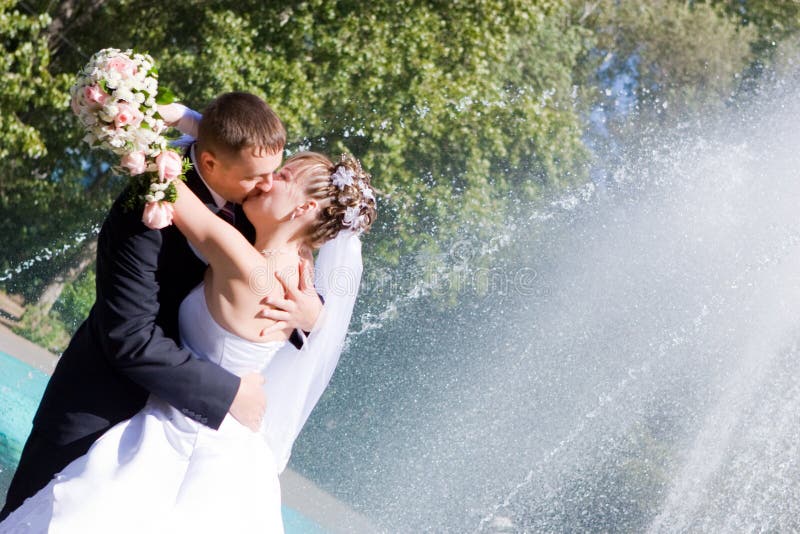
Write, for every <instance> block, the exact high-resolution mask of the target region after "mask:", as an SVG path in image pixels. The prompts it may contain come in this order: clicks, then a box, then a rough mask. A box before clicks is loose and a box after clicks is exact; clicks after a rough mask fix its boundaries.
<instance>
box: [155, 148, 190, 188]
mask: <svg viewBox="0 0 800 534" xmlns="http://www.w3.org/2000/svg"><path fill="white" fill-rule="evenodd" d="M156 165H158V177H159V178H160V179H161V181H162V182H167V181H169V180H173V179H175V178H177V177H178V176H180V175H181V173H182V172H183V160H182V159H181V157H180V156H179V155H178V153H177V152H173V151H172V150H162V151H161V154H159V155H158V157H157V158H156Z"/></svg>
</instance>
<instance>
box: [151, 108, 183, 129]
mask: <svg viewBox="0 0 800 534" xmlns="http://www.w3.org/2000/svg"><path fill="white" fill-rule="evenodd" d="M185 111H186V106H184V105H183V104H178V103H177V102H176V103H173V104H164V105H161V104H159V106H158V114H159V115H161V118H162V119H164V124H166V125H167V126H175V125H176V124H177V123H178V121H179V120H181V117H183V114H184V112H185Z"/></svg>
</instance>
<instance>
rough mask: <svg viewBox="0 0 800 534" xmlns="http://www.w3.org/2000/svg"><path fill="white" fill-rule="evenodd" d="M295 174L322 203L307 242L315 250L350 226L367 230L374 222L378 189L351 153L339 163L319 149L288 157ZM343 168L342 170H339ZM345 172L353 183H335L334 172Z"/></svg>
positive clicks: (308, 192) (311, 196) (360, 230)
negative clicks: (321, 152)
mask: <svg viewBox="0 0 800 534" xmlns="http://www.w3.org/2000/svg"><path fill="white" fill-rule="evenodd" d="M284 164H285V165H292V167H293V169H294V173H295V176H296V177H297V179H298V180H302V183H303V184H304V185H305V194H306V195H307V196H308V197H309V198H313V199H314V200H316V201H317V203H318V204H319V207H320V210H319V216H318V217H317V219H316V220H315V221H314V222H313V223H312V224H311V227H310V228H309V230H308V244H309V246H311V247H312V248H314V249H316V248H319V247H321V246H322V245H323V244H324V243H325V242H326V241H328V240H330V239H333V238H334V237H336V234H338V233H339V232H340V231H341V230H343V229H345V228H348V229H352V230H355V231H358V232H368V231H369V229H370V227H371V226H372V223H373V222H375V218H376V217H377V211H376V209H375V191H374V189H373V188H372V185H371V183H370V181H371V176H370V175H369V174H367V173H366V172H364V170H363V169H362V168H361V164H360V163H359V162H358V160H356V159H355V158H354V157H352V156H350V155H346V154H345V155H342V158H341V160H340V161H339V163H336V164H334V163H333V162H332V161H331V160H330V159H328V158H327V157H325V156H324V155H322V154H320V153H318V152H299V153H297V154H295V155H293V156H290V157H289V158H287V159H286V162H285V163H284ZM340 169H341V171H340ZM340 172H346V173H347V174H348V175H349V176H350V177H351V178H352V180H351V182H352V183H350V184H341V185H336V184H334V175H335V174H337V173H340Z"/></svg>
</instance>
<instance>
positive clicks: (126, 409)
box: [0, 93, 321, 521]
mask: <svg viewBox="0 0 800 534" xmlns="http://www.w3.org/2000/svg"><path fill="white" fill-rule="evenodd" d="M285 142H286V133H285V130H284V127H283V124H282V123H281V121H280V119H279V118H278V116H277V115H276V114H275V112H274V111H273V110H272V109H271V108H270V107H269V106H268V105H267V104H266V102H264V101H263V100H261V99H260V98H258V97H257V96H255V95H252V94H249V93H226V94H223V95H221V96H220V97H218V98H217V99H215V100H214V101H213V102H212V103H211V104H210V105H209V107H208V108H207V109H206V110H205V112H204V114H203V120H202V122H201V125H200V131H199V133H198V140H197V143H195V144H194V145H192V146H191V147H190V149H189V156H190V157H191V159H192V163H193V169H192V170H191V171H189V172H188V173H187V184H188V185H189V187H190V188H191V189H192V191H194V192H195V193H196V194H197V195H198V197H200V199H202V200H203V201H204V202H206V204H207V205H208V206H209V208H210V209H212V210H213V211H215V212H217V214H218V215H219V216H220V217H222V218H223V219H225V220H226V221H228V222H229V223H231V224H232V225H234V226H235V227H236V228H237V229H238V230H239V231H241V232H242V234H243V235H245V237H247V238H248V239H249V240H250V241H251V242H252V240H253V237H254V230H253V227H252V225H250V223H249V222H248V221H247V219H246V218H245V216H244V212H243V211H242V209H241V203H242V202H243V201H244V199H245V198H247V196H248V195H250V194H251V193H252V192H253V191H254V190H255V189H256V188H259V189H260V190H261V191H267V190H268V189H269V188H270V187H271V185H272V173H273V172H274V171H275V170H276V168H277V167H278V166H279V165H280V163H281V159H282V152H283V147H284V144H285ZM127 194H128V192H127V191H126V192H123V194H122V195H120V197H119V198H118V199H117V200H116V202H115V203H114V205H113V207H112V208H111V211H110V212H109V214H108V216H107V217H106V220H105V222H104V223H103V227H102V230H101V231H100V235H99V238H98V247H97V285H96V289H97V300H96V301H95V304H94V306H93V307H92V310H91V312H90V313H89V317H88V318H87V319H86V321H84V323H83V324H82V325H81V326H80V328H79V329H78V331H77V332H76V333H75V335H74V336H73V338H72V340H71V342H70V344H69V346H68V347H67V350H66V351H65V352H64V354H63V355H62V356H61V358H60V359H59V361H58V365H57V366H56V369H55V371H54V372H53V376H52V377H51V379H50V381H49V383H48V385H47V388H46V390H45V392H44V397H43V398H42V401H41V404H40V405H39V409H38V410H37V412H36V416H35V417H34V421H33V430H32V431H31V434H30V436H29V437H28V441H27V442H26V444H25V447H24V449H23V452H22V457H21V458H20V462H19V466H18V468H17V472H16V474H15V475H14V479H13V480H12V482H11V487H10V488H9V491H8V495H7V497H6V504H5V507H4V508H3V510H2V512H0V521H1V520H2V519H4V518H5V517H6V516H7V515H8V514H10V513H11V512H12V511H13V510H15V509H16V508H17V507H19V506H20V505H21V504H22V503H23V502H24V500H25V499H26V498H28V497H30V496H32V495H33V494H34V493H36V492H37V491H38V490H39V489H41V488H43V487H44V486H45V485H47V483H48V482H49V481H50V480H51V479H52V478H53V476H54V475H55V474H56V473H58V472H59V471H61V470H62V469H63V468H64V467H66V466H67V464H69V463H70V462H71V461H72V460H74V459H75V458H77V457H79V456H81V455H83V454H84V453H86V451H87V450H88V449H89V447H90V446H91V445H92V443H94V441H95V440H96V439H97V438H98V437H99V436H100V435H102V434H103V433H104V432H105V431H106V430H108V429H109V428H111V427H112V426H114V425H115V424H117V423H118V422H120V421H123V420H125V419H128V418H130V417H132V416H133V415H134V414H135V413H136V412H138V411H139V410H140V409H141V408H142V407H143V406H144V404H145V402H146V400H147V397H148V396H149V395H150V394H151V393H152V394H155V395H157V396H158V397H160V398H161V399H163V400H165V401H167V402H168V403H170V404H171V405H172V406H174V407H176V408H178V409H179V410H181V412H182V413H184V414H185V415H187V416H189V417H191V418H193V419H195V420H196V421H198V422H200V423H202V424H204V425H206V426H208V427H210V428H214V429H216V428H219V426H220V424H221V423H222V420H223V419H224V417H225V415H226V414H227V413H230V414H231V415H232V416H233V417H234V418H236V419H237V420H238V421H239V422H241V423H242V424H243V425H245V426H248V427H250V428H252V429H254V430H255V429H257V428H258V426H259V424H260V421H261V419H262V417H263V413H264V409H265V406H266V399H265V397H264V392H263V389H262V385H263V378H262V376H261V375H260V374H258V373H251V374H248V375H245V376H243V377H242V378H241V379H240V378H239V377H237V376H236V375H233V374H232V373H230V372H228V371H226V370H225V369H223V368H222V367H220V366H218V365H216V364H213V363H211V362H209V361H205V360H200V359H197V358H195V357H193V356H192V354H191V353H190V352H189V351H188V350H186V349H184V348H182V347H181V346H180V340H179V332H178V307H179V305H180V303H181V301H182V300H183V298H184V297H185V296H186V295H187V294H188V293H189V291H190V290H191V289H192V288H193V287H195V286H196V285H197V284H199V283H200V282H201V280H202V278H203V273H204V272H205V270H206V264H205V262H204V261H203V260H202V258H201V257H199V256H198V255H196V253H195V252H194V251H193V250H192V249H191V247H190V246H189V244H188V243H187V241H186V239H185V238H184V237H183V235H182V234H181V233H180V232H179V231H178V230H177V228H175V226H168V227H167V228H164V229H162V230H150V229H148V228H147V227H145V226H144V225H143V224H142V222H141V215H142V213H141V209H138V208H137V209H127V208H126V207H125V205H126V200H127V198H128V196H127ZM254 298H257V297H254ZM297 304H298V306H297V307H296V308H297V309H296V310H295V311H294V312H293V315H292V316H291V319H290V322H289V324H292V325H293V326H297V327H302V329H304V330H311V326H312V325H313V323H314V321H315V320H316V317H317V315H318V313H319V310H320V308H321V304H320V303H319V301H318V300H317V299H316V296H315V297H314V298H313V299H311V300H308V299H307V300H305V301H304V302H303V303H300V302H298V303H297ZM292 342H293V343H294V344H295V345H296V346H299V345H302V340H301V338H300V336H298V334H297V332H295V335H293V336H292Z"/></svg>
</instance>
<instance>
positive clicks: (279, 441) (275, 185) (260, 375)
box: [0, 92, 376, 533]
mask: <svg viewBox="0 0 800 534" xmlns="http://www.w3.org/2000/svg"><path fill="white" fill-rule="evenodd" d="M159 113H160V114H161V115H162V117H163V118H164V119H165V121H166V122H167V123H168V124H172V125H174V126H176V127H178V129H180V130H181V131H183V132H184V133H187V134H191V135H192V136H193V137H195V138H196V140H192V142H191V143H190V144H188V147H187V149H186V157H188V158H189V159H190V160H191V163H192V169H191V170H190V171H188V172H187V180H186V183H185V184H184V183H183V182H181V181H177V183H176V187H177V188H178V197H177V200H176V202H175V204H174V219H173V220H174V225H171V226H167V227H165V228H163V229H160V230H153V229H150V228H148V227H147V226H145V224H143V223H142V211H141V209H140V208H139V207H135V208H132V207H131V197H132V195H133V193H132V192H131V190H130V188H129V189H127V190H126V191H124V192H123V193H122V194H121V195H120V197H119V198H118V199H117V200H116V202H115V203H114V205H113V206H112V208H111V210H110V212H109V214H108V216H107V217H106V219H105V221H104V223H103V226H102V229H101V231H100V235H99V238H98V249H97V285H96V289H97V299H96V301H95V303H94V306H93V307H92V310H91V312H90V314H89V317H88V318H87V319H86V321H84V323H83V324H82V325H81V326H80V328H79V329H78V331H77V332H76V333H75V335H74V336H73V338H72V340H71V342H70V344H69V346H68V347H67V349H66V351H65V352H64V354H63V355H62V356H61V358H60V359H59V361H58V365H57V366H56V369H55V371H54V373H53V376H52V377H51V379H50V381H49V383H48V385H47V388H46V390H45V393H44V396H43V398H42V401H41V404H40V405H39V408H38V410H37V412H36V416H35V417H34V421H33V430H32V431H31V434H30V436H29V438H28V440H27V442H26V444H25V447H24V450H23V452H22V456H21V459H20V462H19V466H18V468H17V472H16V473H15V476H14V479H13V481H12V483H11V487H10V488H9V492H8V496H7V500H6V505H5V508H4V509H3V511H2V515H0V519H2V522H0V533H9V532H26V533H27V532H32V533H39V532H69V533H71V532H75V533H100V532H102V533H107V532H115V533H123V532H125V533H127V532H130V533H142V532H147V533H153V532H165V533H166V532H236V533H248V532H259V533H274V532H282V531H283V524H282V520H281V506H280V502H281V497H280V486H279V481H278V474H279V473H280V472H281V471H282V470H283V469H284V467H285V466H286V464H287V462H288V459H289V455H290V453H291V447H292V444H293V442H294V440H295V438H296V437H297V435H298V434H299V432H300V430H301V428H302V426H303V424H304V423H305V421H306V419H307V418H308V416H309V414H310V412H311V410H312V409H313V407H314V405H315V404H316V403H317V401H318V400H319V398H320V396H321V395H322V392H323V390H324V389H325V387H326V386H327V384H328V382H329V380H330V378H331V375H332V374H333V370H334V368H335V366H336V363H337V362H338V358H339V354H340V352H341V348H342V345H343V342H344V337H345V335H346V332H347V327H348V324H349V321H350V317H351V315H352V310H353V305H354V303H355V298H356V294H357V292H358V285H359V283H360V279H361V269H362V265H361V243H360V240H359V235H360V234H361V233H363V232H364V231H367V230H368V229H369V227H370V226H371V225H372V223H373V222H374V220H375V216H376V211H375V196H374V191H373V189H372V186H371V185H370V177H369V175H368V174H367V173H365V172H364V171H363V169H362V168H361V165H360V164H359V162H358V161H357V160H355V159H354V158H352V157H351V156H347V155H345V156H342V158H341V160H340V161H339V162H337V163H333V162H332V161H331V160H329V159H328V158H327V157H325V156H323V155H321V154H318V153H313V152H300V153H297V154H295V155H292V156H291V157H289V158H288V159H287V160H286V161H285V162H284V163H283V166H282V167H281V162H282V153H283V149H284V145H285V142H286V133H285V130H284V127H283V125H282V123H281V121H280V119H279V118H278V116H277V115H276V114H275V112H274V111H273V110H272V109H271V108H270V107H269V106H268V105H267V104H266V102H264V101H263V100H262V99H260V98H259V97H257V96H255V95H252V94H249V93H242V92H234V93H226V94H223V95H221V96H219V97H218V98H216V99H215V100H214V101H213V102H212V103H211V104H210V105H209V106H208V107H207V108H206V110H205V111H204V113H203V115H202V116H200V115H199V114H197V113H196V112H193V111H191V110H188V109H186V108H184V107H183V106H180V105H175V104H173V105H169V106H164V107H162V108H161V109H159ZM279 167H280V169H279ZM278 169H279V170H278ZM320 247H321V248H320ZM316 249H320V250H319V253H318V255H317V262H316V267H315V268H314V267H313V266H312V265H311V260H312V259H313V256H312V254H311V251H312V250H316ZM313 271H315V272H313ZM314 274H315V275H316V276H315V277H314V278H315V279H316V287H314V285H312V283H311V282H310V280H311V279H312V276H313V275H314ZM318 292H319V293H318Z"/></svg>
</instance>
